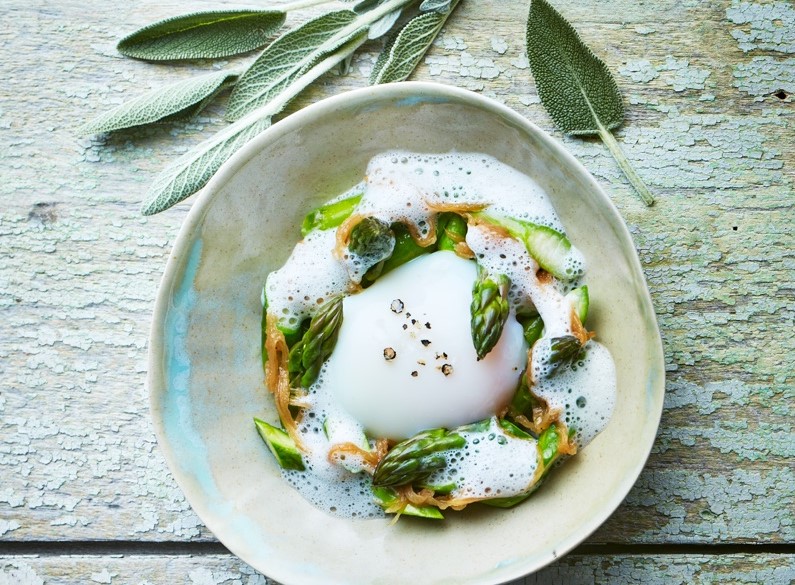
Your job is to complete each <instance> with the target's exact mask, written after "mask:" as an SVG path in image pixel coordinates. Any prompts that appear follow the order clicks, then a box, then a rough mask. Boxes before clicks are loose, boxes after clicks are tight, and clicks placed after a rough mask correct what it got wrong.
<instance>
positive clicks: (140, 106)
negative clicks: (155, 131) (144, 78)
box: [78, 71, 238, 135]
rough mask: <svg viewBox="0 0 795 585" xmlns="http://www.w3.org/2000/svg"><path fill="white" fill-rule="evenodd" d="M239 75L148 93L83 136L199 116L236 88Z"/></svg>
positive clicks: (86, 129)
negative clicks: (231, 88) (229, 89)
mask: <svg viewBox="0 0 795 585" xmlns="http://www.w3.org/2000/svg"><path fill="white" fill-rule="evenodd" d="M237 76H238V72H237V71H217V72H214V73H209V74H207V75H201V76H199V77H193V78H191V79H186V80H184V81H179V82H177V83H172V84H170V85H166V86H164V87H160V88H157V89H154V90H152V91H148V92H146V93H145V94H143V95H140V96H138V97H137V98H135V99H134V100H132V101H129V102H127V103H124V104H121V105H120V106H118V107H116V108H113V109H112V110H110V111H109V112H105V113H104V114H101V115H99V116H97V117H96V118H94V119H93V120H91V121H90V122H88V123H86V124H84V125H83V126H82V127H81V128H80V129H79V130H78V132H79V133H80V134H81V135H86V134H99V133H101V132H112V131H114V130H121V129H122V128H132V127H134V126H142V125H144V124H151V123H152V122H158V121H163V120H169V119H174V118H177V117H183V116H184V117H188V116H194V115H196V114H198V113H199V112H200V111H201V110H203V109H204V108H205V106H207V104H208V103H210V101H211V100H212V99H213V98H214V97H215V96H217V95H218V94H219V93H220V92H221V91H222V90H224V89H225V88H227V87H229V86H230V85H232V84H234V82H235V81H236V80H237Z"/></svg>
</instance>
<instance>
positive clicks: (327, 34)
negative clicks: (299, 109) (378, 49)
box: [226, 10, 366, 120]
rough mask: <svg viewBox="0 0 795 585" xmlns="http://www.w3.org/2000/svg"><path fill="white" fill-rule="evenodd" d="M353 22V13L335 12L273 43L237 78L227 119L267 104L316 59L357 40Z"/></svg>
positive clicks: (355, 17) (360, 34) (358, 32)
mask: <svg viewBox="0 0 795 585" xmlns="http://www.w3.org/2000/svg"><path fill="white" fill-rule="evenodd" d="M356 20H357V15H356V13H354V12H352V11H350V10H338V11H335V12H330V13H328V14H324V15H323V16H320V17H319V18H316V19H314V20H310V21H309V22H306V23H305V24H303V25H301V26H300V27H298V28H296V29H294V30H292V31H290V32H288V33H286V34H284V35H282V36H281V37H279V38H278V39H276V40H275V41H274V42H273V43H271V44H270V45H269V46H268V48H266V49H265V50H264V51H263V52H262V54H261V55H260V56H259V57H257V60H256V61H254V63H253V64H252V65H251V67H249V69H248V71H246V73H245V74H243V77H241V78H240V81H239V82H238V83H237V86H236V87H235V90H234V91H233V92H232V96H231V97H230V98H229V105H228V106H227V112H226V117H227V119H229V120H237V119H239V118H241V117H242V116H244V115H245V114H247V113H248V112H251V111H252V110H255V109H257V108H259V107H260V106H262V105H264V104H266V103H268V102H269V101H270V100H271V99H273V97H274V96H276V95H278V94H279V93H280V92H282V91H284V89H285V88H286V87H288V86H289V85H290V84H291V83H293V82H294V81H295V79H296V78H298V77H300V76H301V75H302V73H303V72H304V71H306V70H307V69H308V68H311V67H312V66H313V65H314V64H315V63H317V62H318V61H319V60H320V59H322V58H323V57H325V56H326V55H328V54H330V53H332V52H333V51H336V50H337V49H338V48H339V47H340V46H342V45H344V44H346V43H348V42H350V41H351V40H352V39H356V38H358V37H361V36H362V34H363V30H362V28H361V27H356V26H355V24H354V23H355V22H356ZM352 25H353V26H352ZM364 30H365V32H366V28H365V29H364ZM365 38H366V35H365ZM362 42H363V40H362Z"/></svg>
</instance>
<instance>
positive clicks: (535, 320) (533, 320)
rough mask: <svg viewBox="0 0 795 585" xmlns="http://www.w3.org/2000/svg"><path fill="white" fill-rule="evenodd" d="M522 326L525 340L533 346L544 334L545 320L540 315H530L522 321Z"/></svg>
mask: <svg viewBox="0 0 795 585" xmlns="http://www.w3.org/2000/svg"><path fill="white" fill-rule="evenodd" d="M522 328H523V329H524V340H525V341H526V342H527V345H528V346H530V347H533V344H534V343H535V342H536V341H538V340H539V339H541V336H542V335H543V334H544V320H543V319H541V316H540V315H536V316H535V317H530V318H529V319H527V320H525V321H524V322H523V323H522Z"/></svg>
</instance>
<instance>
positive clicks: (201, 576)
mask: <svg viewBox="0 0 795 585" xmlns="http://www.w3.org/2000/svg"><path fill="white" fill-rule="evenodd" d="M793 579H795V555H789V554H781V555H775V554H759V555H756V554H734V555H725V556H724V555H661V556H654V557H648V556H643V555H638V556H634V555H617V556H609V557H603V556H599V555H594V556H590V555H577V554H571V555H569V556H567V557H564V558H563V559H561V560H559V561H557V562H555V563H553V564H552V565H550V566H548V567H546V568H545V569H542V570H541V571H539V572H538V573H535V574H533V575H530V576H528V577H525V578H523V579H518V580H516V581H512V582H511V583H510V584H508V585H557V584H561V583H565V584H566V585H594V584H596V583H611V584H616V585H618V584H622V583H644V584H656V583H660V584H662V583H664V584H666V585H699V584H702V583H703V584H710V585H712V584H714V583H724V584H730V583H731V584H749V585H752V584H753V585H755V584H758V583H768V584H771V585H773V584H784V583H791V582H792V581H793ZM54 583H58V584H59V585H70V584H72V583H74V584H75V585H77V584H80V585H83V584H86V583H104V584H108V585H126V584H130V585H133V584H135V585H139V584H141V583H146V584H147V585H160V584H163V585H166V584H168V585H177V584H181V583H184V584H185V585H239V584H241V583H245V584H246V585H278V584H277V582H276V581H273V580H271V579H268V578H266V577H264V576H263V575H261V574H260V573H258V572H257V571H255V570H254V569H252V568H251V567H249V566H248V565H246V564H245V563H242V562H241V561H240V560H239V559H237V558H235V557H234V556H232V555H207V556H165V555H128V556H121V555H118V556H109V557H96V556H80V555H76V556H19V557H5V556H0V585H50V584H54Z"/></svg>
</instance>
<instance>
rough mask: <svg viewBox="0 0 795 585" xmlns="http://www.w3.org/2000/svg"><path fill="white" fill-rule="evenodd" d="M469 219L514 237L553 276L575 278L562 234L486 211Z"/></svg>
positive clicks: (566, 239) (477, 213) (568, 243)
mask: <svg viewBox="0 0 795 585" xmlns="http://www.w3.org/2000/svg"><path fill="white" fill-rule="evenodd" d="M472 217H474V218H476V219H479V220H481V221H485V222H487V223H490V224H492V225H496V226H499V227H501V228H503V229H505V230H506V231H507V232H508V233H509V234H510V235H511V237H513V238H516V239H517V240H520V241H521V242H523V243H524V245H525V248H527V251H528V252H529V253H530V255H531V256H532V257H533V258H535V260H536V262H538V265H539V266H541V268H543V269H544V270H546V271H547V272H549V273H550V274H552V275H553V276H555V277H557V278H560V279H562V280H571V279H572V278H574V277H576V276H578V275H577V274H573V273H571V272H569V271H570V268H569V267H568V265H567V264H568V263H567V260H568V257H569V254H570V253H571V251H572V250H571V242H570V241H569V239H568V238H567V237H566V236H565V235H564V234H562V233H560V232H559V231H557V230H554V229H552V228H551V227H548V226H545V225H538V224H535V223H532V222H529V221H522V220H518V219H513V218H511V217H497V216H494V215H491V214H489V213H487V212H485V211H477V212H473V213H472Z"/></svg>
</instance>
